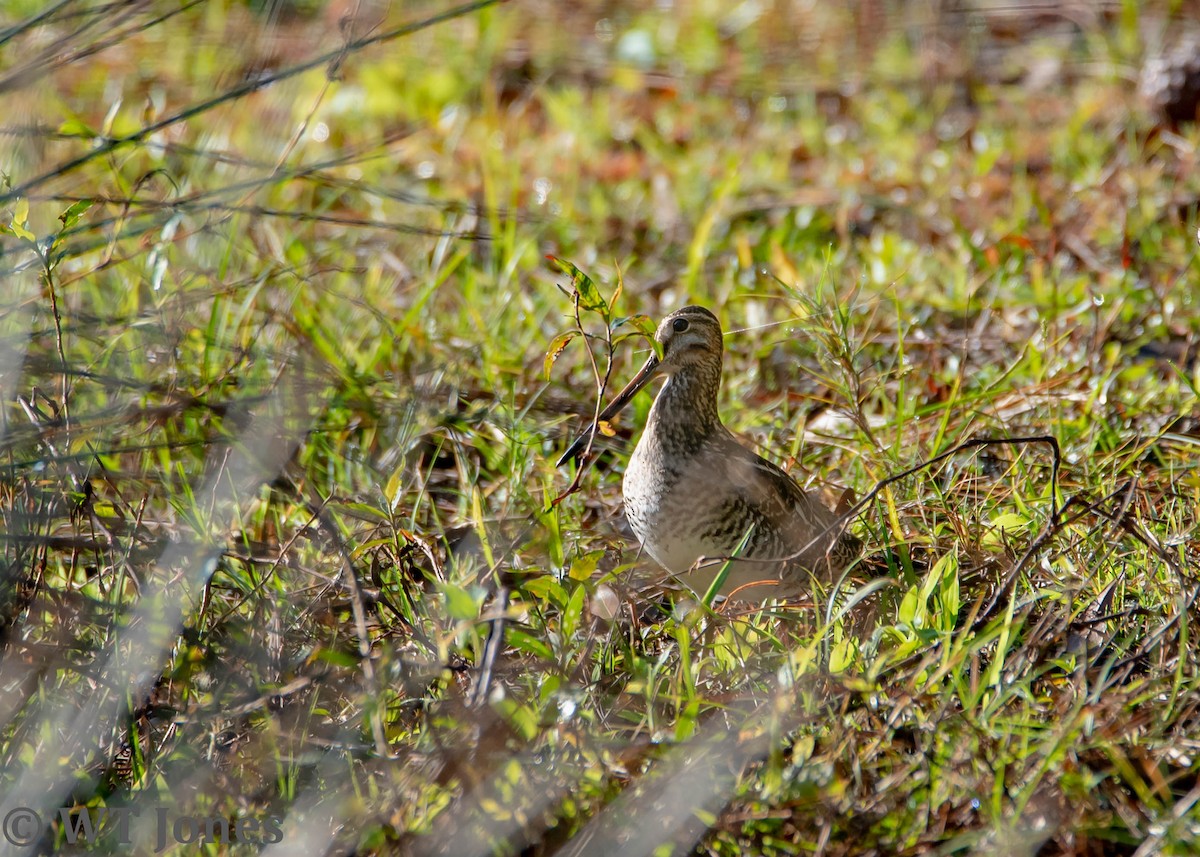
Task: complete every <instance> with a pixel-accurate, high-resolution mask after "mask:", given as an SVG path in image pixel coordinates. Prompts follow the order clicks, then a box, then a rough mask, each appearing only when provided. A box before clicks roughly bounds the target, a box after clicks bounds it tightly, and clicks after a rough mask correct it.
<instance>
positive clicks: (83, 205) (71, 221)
mask: <svg viewBox="0 0 1200 857" xmlns="http://www.w3.org/2000/svg"><path fill="white" fill-rule="evenodd" d="M95 204H96V200H94V199H81V200H79V202H75V203H72V204H71V206H70V207H69V208H68V209H67V210H66V211H64V212H63V213H62V214H60V215H59V216H58V219H59V220H61V221H62V225H63V229H64V230H67V229H70V228H71V227H72V226H74V225H75V224H76V223H78V222H79V218H81V217H83V214H84V212H85V211H87V210H88V209H89V208H91V207H92V206H93V205H95Z"/></svg>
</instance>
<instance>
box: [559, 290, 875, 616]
mask: <svg viewBox="0 0 1200 857" xmlns="http://www.w3.org/2000/svg"><path fill="white" fill-rule="evenodd" d="M654 338H655V339H656V340H658V344H659V345H660V346H661V348H662V357H661V358H659V357H658V356H657V355H656V354H651V355H650V358H649V359H648V360H647V361H646V363H645V365H644V366H642V368H641V370H640V371H639V372H638V373H637V375H635V376H634V378H633V380H632V381H630V382H629V384H628V385H627V386H626V387H625V389H623V390H622V391H621V392H620V393H618V394H617V397H616V398H615V399H613V400H612V402H611V403H610V404H609V405H608V407H606V408H605V409H604V410H603V411H602V412H601V414H600V419H601V420H609V419H612V418H613V417H614V416H616V414H617V413H618V412H620V410H621V409H622V408H624V407H625V406H626V405H627V404H629V401H630V400H631V399H632V398H633V397H634V395H635V394H636V393H637V392H638V391H639V390H641V389H642V388H643V387H644V386H646V384H648V383H649V382H650V381H651V380H652V379H654V378H657V377H658V376H660V375H661V376H665V377H666V383H665V384H663V387H662V390H661V391H660V392H659V394H658V397H657V398H656V399H655V400H654V405H653V407H651V409H650V418H649V420H648V421H647V423H646V430H645V431H644V432H643V433H642V437H641V440H639V441H638V444H637V448H635V449H634V451H633V456H632V458H630V460H629V466H628V467H627V468H626V470H625V480H624V483H623V486H622V487H623V493H624V499H625V514H626V516H627V517H628V518H629V524H630V526H631V527H632V528H633V532H634V534H635V535H636V536H637V537H638V540H639V541H640V542H641V543H642V546H643V547H644V548H645V550H646V553H648V554H650V556H652V557H653V558H654V559H655V560H657V561H658V563H659V564H660V565H662V566H663V567H664V568H665V569H667V571H669V572H671V574H672V575H675V576H678V577H679V578H680V579H681V580H684V581H685V582H686V583H688V584H689V585H690V586H691V587H692V588H693V589H695V590H696V591H697V592H698V593H700V594H704V592H705V590H706V589H707V588H708V587H709V585H710V584H711V583H712V581H713V580H714V579H715V577H716V575H717V573H718V571H719V570H720V568H721V566H722V563H721V562H704V563H699V564H698V560H700V558H701V557H704V558H707V559H709V560H712V559H716V558H720V557H734V556H736V557H737V559H735V560H734V561H733V563H732V565H731V567H730V571H729V574H728V576H727V577H726V580H725V583H724V585H723V586H722V588H721V591H722V593H725V594H728V593H730V592H732V591H733V590H735V589H737V588H739V587H741V586H743V585H744V584H747V583H751V582H754V581H760V580H762V581H770V582H771V583H773V584H774V585H772V586H762V587H758V586H756V587H753V588H752V589H748V590H744V591H743V593H741V595H740V597H747V598H753V599H760V598H770V597H774V596H783V595H790V594H794V593H796V592H797V591H800V590H802V589H804V588H805V583H806V582H807V581H808V579H809V575H810V573H811V574H816V575H817V576H818V577H820V578H823V579H828V578H829V577H830V576H831V575H833V574H836V573H837V572H838V571H840V570H842V569H843V568H845V567H846V566H847V565H848V564H849V563H850V562H852V561H853V560H854V558H855V557H856V556H858V553H859V549H860V547H861V544H860V542H859V540H858V539H856V538H855V537H854V536H852V535H849V534H848V533H845V532H844V531H843V530H844V528H843V526H842V525H841V524H840V522H839V520H838V517H837V516H836V515H835V514H834V513H833V512H831V511H830V510H829V509H827V508H826V507H825V506H824V505H822V504H821V502H820V501H819V500H817V499H816V498H815V497H813V496H812V495H811V494H809V493H807V492H806V491H805V490H804V489H803V488H801V487H800V486H799V485H798V484H796V481H795V480H794V479H792V477H790V476H788V475H787V474H786V473H784V472H783V471H782V470H780V469H779V468H778V467H776V466H775V465H774V464H772V463H771V462H769V461H767V460H766V459H763V458H761V457H759V456H758V455H755V454H754V453H753V452H751V451H750V450H749V449H747V448H746V447H744V446H742V445H741V444H740V443H738V442H737V440H735V439H734V437H733V435H732V434H731V433H730V432H729V430H728V429H727V428H725V425H724V424H723V423H722V422H721V418H720V416H719V415H718V414H717V392H718V390H719V388H720V386H721V359H722V353H723V350H724V347H723V343H722V339H721V323H720V322H719V321H717V318H716V316H714V315H713V314H712V313H711V312H709V311H708V310H706V309H704V308H703V307H698V306H688V307H684V308H683V309H681V310H678V311H677V312H673V313H671V314H670V315H669V316H667V317H666V318H665V319H663V321H662V323H661V324H660V325H659V326H658V330H657V331H656V332H655V334H654ZM592 431H593V429H591V428H589V429H588V431H586V432H584V434H583V435H581V436H580V437H579V438H578V439H577V440H576V441H575V442H574V443H573V444H571V446H570V448H568V449H567V451H566V453H565V454H564V455H563V457H562V458H561V459H559V462H558V463H559V464H560V465H561V464H564V463H565V462H567V461H570V460H571V459H574V458H578V457H579V456H580V455H582V453H583V451H584V449H585V448H586V447H587V445H588V442H589V439H590V437H591V434H592Z"/></svg>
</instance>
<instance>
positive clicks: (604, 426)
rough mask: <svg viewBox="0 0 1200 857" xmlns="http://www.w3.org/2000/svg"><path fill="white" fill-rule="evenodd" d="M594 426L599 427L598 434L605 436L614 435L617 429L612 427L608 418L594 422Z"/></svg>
mask: <svg viewBox="0 0 1200 857" xmlns="http://www.w3.org/2000/svg"><path fill="white" fill-rule="evenodd" d="M596 428H598V429H600V434H602V435H604V436H605V437H616V436H617V430H616V429H615V428H613V426H612V423H610V422H609V421H608V420H600V421H599V422H597V423H596Z"/></svg>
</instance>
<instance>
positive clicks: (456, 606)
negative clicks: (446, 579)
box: [442, 583, 479, 620]
mask: <svg viewBox="0 0 1200 857" xmlns="http://www.w3.org/2000/svg"><path fill="white" fill-rule="evenodd" d="M442 594H443V595H445V596H446V612H447V613H449V614H450V618H452V619H463V620H470V619H477V618H479V605H478V604H476V603H475V597H474V596H473V595H471V593H470V592H468V591H467V590H466V589H463V588H462V587H461V586H455V585H454V584H453V583H443V584H442Z"/></svg>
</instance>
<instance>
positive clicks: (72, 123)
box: [58, 119, 96, 138]
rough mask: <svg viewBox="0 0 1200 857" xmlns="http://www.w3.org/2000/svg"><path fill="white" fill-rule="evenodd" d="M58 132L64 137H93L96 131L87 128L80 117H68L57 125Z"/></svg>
mask: <svg viewBox="0 0 1200 857" xmlns="http://www.w3.org/2000/svg"><path fill="white" fill-rule="evenodd" d="M58 133H59V134H61V135H63V136H64V137H85V138H86V137H95V136H96V132H95V131H93V130H92V129H91V128H89V127H88V126H87V125H86V124H85V123H84V122H83V120H82V119H68V120H67V121H66V122H64V123H62V124H61V125H59V126H58Z"/></svg>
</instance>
